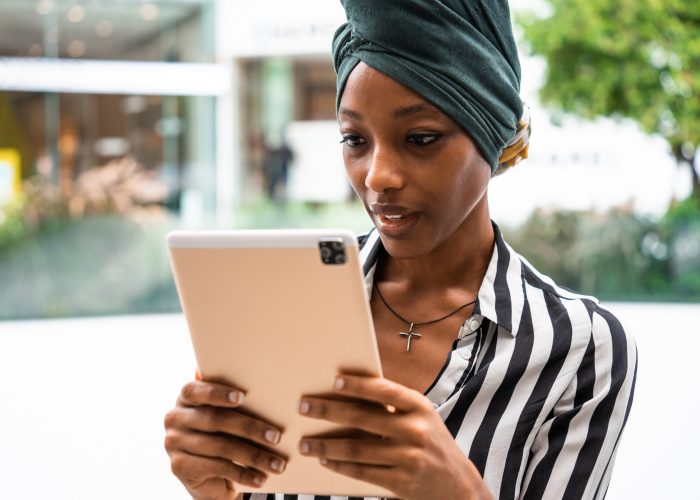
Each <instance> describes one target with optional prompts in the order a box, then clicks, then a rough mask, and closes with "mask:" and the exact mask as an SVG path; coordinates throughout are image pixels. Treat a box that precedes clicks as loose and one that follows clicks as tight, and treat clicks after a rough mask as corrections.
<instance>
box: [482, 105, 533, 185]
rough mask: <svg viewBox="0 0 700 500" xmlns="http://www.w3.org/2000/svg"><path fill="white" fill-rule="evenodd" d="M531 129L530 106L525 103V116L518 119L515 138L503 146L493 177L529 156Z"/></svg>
mask: <svg viewBox="0 0 700 500" xmlns="http://www.w3.org/2000/svg"><path fill="white" fill-rule="evenodd" d="M531 130H532V124H531V122H530V107H529V106H528V105H527V104H526V103H523V116H522V118H520V121H518V129H517V131H516V133H515V136H514V137H513V139H511V141H510V142H509V143H508V144H507V145H506V147H505V148H503V152H502V153H501V156H500V158H499V159H498V168H497V169H496V171H495V172H494V173H493V175H492V177H495V176H497V175H500V174H502V173H503V172H505V171H506V170H508V169H509V168H511V167H514V166H515V165H517V164H518V163H520V162H521V161H522V160H524V159H526V158H527V157H528V154H529V151H530V132H531Z"/></svg>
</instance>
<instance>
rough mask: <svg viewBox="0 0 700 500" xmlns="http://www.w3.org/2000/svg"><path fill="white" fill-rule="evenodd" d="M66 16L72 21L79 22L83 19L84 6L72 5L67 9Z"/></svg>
mask: <svg viewBox="0 0 700 500" xmlns="http://www.w3.org/2000/svg"><path fill="white" fill-rule="evenodd" d="M66 17H67V18H68V20H69V21H70V22H72V23H79V22H80V21H82V20H83V19H85V7H83V6H82V5H73V6H72V7H71V8H70V9H68V15H67V16H66Z"/></svg>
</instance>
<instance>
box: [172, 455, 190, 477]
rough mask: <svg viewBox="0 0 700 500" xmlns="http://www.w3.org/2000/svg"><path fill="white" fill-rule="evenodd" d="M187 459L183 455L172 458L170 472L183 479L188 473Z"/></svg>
mask: <svg viewBox="0 0 700 500" xmlns="http://www.w3.org/2000/svg"><path fill="white" fill-rule="evenodd" d="M187 469H188V467H187V459H186V458H185V457H184V456H182V455H181V454H175V455H173V456H172V457H170V470H171V471H172V473H173V474H175V476H176V477H178V478H181V479H182V478H183V477H184V476H185V474H186V473H187Z"/></svg>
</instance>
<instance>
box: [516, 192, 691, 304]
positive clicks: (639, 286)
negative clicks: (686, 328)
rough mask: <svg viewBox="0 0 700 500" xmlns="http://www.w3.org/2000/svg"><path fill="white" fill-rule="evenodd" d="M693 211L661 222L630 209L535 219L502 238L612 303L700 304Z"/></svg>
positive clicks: (680, 210) (541, 214)
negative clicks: (671, 302)
mask: <svg viewBox="0 0 700 500" xmlns="http://www.w3.org/2000/svg"><path fill="white" fill-rule="evenodd" d="M694 203H695V202H694V201H692V200H691V201H688V202H684V203H683V204H680V205H679V206H678V207H677V210H676V211H672V212H671V213H670V214H669V215H668V216H666V217H665V218H664V219H663V220H662V221H660V222H654V221H651V220H649V219H646V218H644V217H640V216H638V215H636V214H634V212H632V211H631V210H628V209H626V208H615V209H613V210H611V211H609V212H607V213H604V214H600V213H595V212H576V211H558V212H545V211H538V212H535V213H533V214H532V215H531V216H530V218H529V219H528V220H527V221H526V222H525V223H524V224H523V225H522V226H520V227H519V228H517V229H514V230H504V232H505V233H506V236H507V238H508V240H509V241H510V242H511V244H512V245H513V247H514V248H516V249H518V251H519V252H520V253H521V254H522V255H524V256H525V257H526V258H527V259H528V260H529V261H530V262H531V263H532V264H533V266H535V267H536V268H537V269H539V270H540V271H541V272H543V273H544V274H546V275H548V276H550V277H552V279H554V281H556V282H557V283H558V284H560V285H563V286H566V287H568V288H571V289H573V290H576V291H578V292H581V293H585V294H590V295H595V296H597V297H600V298H604V299H608V300H610V299H614V300H674V301H698V300H700V208H699V207H698V205H694ZM689 206H690V207H691V208H688V207H689ZM693 207H694V208H693Z"/></svg>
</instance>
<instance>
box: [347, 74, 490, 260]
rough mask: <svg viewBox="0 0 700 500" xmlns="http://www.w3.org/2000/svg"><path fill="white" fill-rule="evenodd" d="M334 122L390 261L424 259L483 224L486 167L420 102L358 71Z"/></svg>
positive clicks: (459, 133) (463, 138) (456, 131)
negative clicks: (336, 123) (337, 124)
mask: <svg viewBox="0 0 700 500" xmlns="http://www.w3.org/2000/svg"><path fill="white" fill-rule="evenodd" d="M338 118H339V122H340V133H341V134H342V136H343V160H344V162H345V169H346V170H347V173H348V176H349V178H350V182H351V184H352V187H353V189H354V190H355V192H356V193H357V195H358V196H359V197H360V199H361V200H362V202H363V203H364V205H365V208H366V209H367V211H368V213H369V215H370V217H371V218H372V220H373V221H374V224H375V226H376V227H377V229H378V230H379V234H380V236H381V238H382V242H383V243H384V246H385V248H386V250H387V251H388V252H389V254H390V255H392V256H393V257H396V258H413V257H419V256H421V255H425V254H428V253H430V252H431V251H433V250H435V249H436V248H438V247H440V246H441V245H443V244H445V243H446V242H448V241H450V240H451V239H455V238H461V237H462V236H464V235H465V234H466V233H468V232H469V230H470V228H475V227H479V224H476V222H477V219H478V221H479V222H480V223H483V220H482V219H481V218H483V217H486V219H487V220H488V217H489V214H488V202H487V197H486V191H487V186H488V182H489V179H490V177H491V169H490V167H489V165H488V164H487V163H486V161H485V160H484V159H483V158H482V156H481V154H480V153H479V151H478V149H477V148H476V146H475V145H474V143H473V142H472V140H471V138H470V137H469V136H468V135H467V134H466V133H465V132H464V131H463V130H462V129H461V128H460V127H459V125H457V124H456V123H455V122H453V121H452V120H451V119H450V118H449V117H448V116H447V115H445V114H444V113H443V112H441V111H440V110H438V109H437V108H436V107H435V106H433V105H432V104H430V103H429V102H428V101H426V100H425V99H424V98H422V97H421V96H419V95H418V94H416V93H415V92H413V91H411V90H409V89H408V88H406V87H404V86H403V85H401V84H399V83H397V82H396V81H394V80H392V79H391V78H389V77H387V76H385V75H384V74H382V73H380V72H378V71H376V70H374V69H372V68H370V67H369V66H367V65H366V64H364V63H360V64H358V65H357V66H356V67H355V69H354V70H353V72H352V74H351V75H350V77H349V78H348V81H347V84H346V87H345V91H344V93H343V96H342V99H341V101H340V109H339V114H338Z"/></svg>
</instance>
